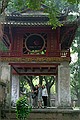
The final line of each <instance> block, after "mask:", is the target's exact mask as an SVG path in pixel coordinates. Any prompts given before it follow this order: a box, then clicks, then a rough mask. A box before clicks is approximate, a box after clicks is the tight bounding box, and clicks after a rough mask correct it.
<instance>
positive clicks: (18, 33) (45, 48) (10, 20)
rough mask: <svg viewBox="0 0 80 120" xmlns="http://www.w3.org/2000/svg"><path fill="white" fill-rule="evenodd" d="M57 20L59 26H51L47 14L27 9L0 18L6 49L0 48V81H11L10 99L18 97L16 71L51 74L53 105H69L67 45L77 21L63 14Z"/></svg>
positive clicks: (26, 73)
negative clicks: (53, 84)
mask: <svg viewBox="0 0 80 120" xmlns="http://www.w3.org/2000/svg"><path fill="white" fill-rule="evenodd" d="M59 20H60V21H61V22H63V21H65V22H63V26H61V27H57V28H56V29H52V26H50V25H49V23H48V21H49V18H48V15H47V14H45V13H43V12H42V11H37V12H33V11H27V12H26V13H22V14H21V13H20V14H19V13H14V14H10V15H7V16H5V20H4V21H2V22H1V24H2V25H4V34H3V38H2V42H3V43H4V45H5V46H6V48H7V50H6V51H0V83H4V84H5V86H6V83H7V81H11V83H10V84H11V85H10V86H11V88H10V90H11V91H12V92H11V93H12V95H11V101H13V102H14V103H15V102H16V100H17V99H18V98H19V75H54V76H56V86H57V99H56V106H57V107H70V106H71V95H70V68H69V63H70V61H71V57H70V46H71V43H72V41H73V39H74V35H75V32H76V30H77V23H76V22H72V23H69V22H66V15H62V16H61V17H60V18H59ZM0 86H3V85H2V84H1V85H0ZM5 86H4V87H5ZM5 88H6V87H5ZM2 98H3V97H2ZM2 98H0V100H1V101H2ZM10 104H11V103H10Z"/></svg>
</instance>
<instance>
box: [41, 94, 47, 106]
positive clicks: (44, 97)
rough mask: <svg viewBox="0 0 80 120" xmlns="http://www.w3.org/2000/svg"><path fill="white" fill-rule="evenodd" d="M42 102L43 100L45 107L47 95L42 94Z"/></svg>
mask: <svg viewBox="0 0 80 120" xmlns="http://www.w3.org/2000/svg"><path fill="white" fill-rule="evenodd" d="M42 98H43V102H44V107H47V96H42Z"/></svg>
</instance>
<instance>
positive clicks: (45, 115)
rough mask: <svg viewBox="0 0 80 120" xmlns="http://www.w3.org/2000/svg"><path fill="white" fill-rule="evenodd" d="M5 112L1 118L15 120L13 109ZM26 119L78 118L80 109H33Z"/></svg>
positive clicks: (69, 119)
mask: <svg viewBox="0 0 80 120" xmlns="http://www.w3.org/2000/svg"><path fill="white" fill-rule="evenodd" d="M5 113H6V117H7V118H4V119H1V120H17V119H16V113H15V111H14V110H11V111H7V110H6V111H5ZM27 120H80V110H71V109H70V110H68V109H67V110H66V109H64V110H63V109H33V110H32V112H31V113H30V115H29V117H28V118H27Z"/></svg>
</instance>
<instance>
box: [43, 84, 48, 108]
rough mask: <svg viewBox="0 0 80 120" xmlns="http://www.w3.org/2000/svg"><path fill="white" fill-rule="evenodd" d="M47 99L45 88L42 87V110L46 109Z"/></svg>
mask: <svg viewBox="0 0 80 120" xmlns="http://www.w3.org/2000/svg"><path fill="white" fill-rule="evenodd" d="M47 97H48V93H47V88H46V87H45V86H44V85H43V86H42V98H43V103H44V108H46V107H47Z"/></svg>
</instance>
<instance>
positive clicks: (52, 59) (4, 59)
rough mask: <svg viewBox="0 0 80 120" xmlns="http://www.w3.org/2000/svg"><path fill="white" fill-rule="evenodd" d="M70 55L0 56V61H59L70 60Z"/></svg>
mask: <svg viewBox="0 0 80 120" xmlns="http://www.w3.org/2000/svg"><path fill="white" fill-rule="evenodd" d="M70 60H71V59H70V57H25V58H18V57H10V58H9V57H3V58H0V61H1V62H61V61H70Z"/></svg>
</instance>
